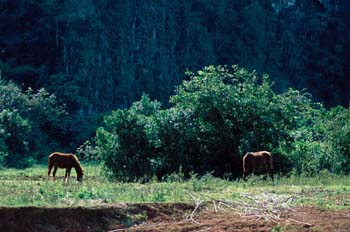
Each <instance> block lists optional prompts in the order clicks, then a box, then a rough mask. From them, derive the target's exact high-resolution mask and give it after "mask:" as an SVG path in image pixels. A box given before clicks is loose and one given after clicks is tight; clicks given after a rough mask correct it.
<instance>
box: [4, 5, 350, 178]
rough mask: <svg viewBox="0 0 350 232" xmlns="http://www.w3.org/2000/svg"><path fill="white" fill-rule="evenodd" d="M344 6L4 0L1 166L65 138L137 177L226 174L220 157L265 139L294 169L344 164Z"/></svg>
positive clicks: (58, 145) (347, 77)
mask: <svg viewBox="0 0 350 232" xmlns="http://www.w3.org/2000/svg"><path fill="white" fill-rule="evenodd" d="M349 12H350V1H348V0H338V1H335V0H289V1H285V0H220V1H219V0H217V1H216V0H188V1H183V0H178V1H166V0H159V1H154V0H142V1H140V0H130V1H129V0H128V1H125V0H120V1H119V0H118V1H112V0H101V1H95V0H79V1H77V0H41V1H39V0H38V1H35V0H33V1H26V0H1V1H0V21H1V24H0V31H1V33H0V70H1V79H0V95H1V99H0V135H1V138H0V163H2V164H3V165H5V166H11V165H13V161H14V160H21V162H20V165H19V166H28V165H30V164H32V163H36V162H38V161H42V160H45V159H46V158H47V154H48V153H50V152H51V151H54V150H57V149H62V150H70V151H73V152H75V151H76V150H77V151H80V152H81V154H80V155H81V157H82V158H83V159H84V157H85V158H86V159H88V158H91V156H94V155H95V156H96V157H98V158H96V157H95V158H96V159H98V160H103V162H105V163H106V164H107V165H110V167H114V168H116V169H117V168H119V167H122V166H128V167H129V169H128V170H127V171H128V173H132V176H135V177H139V176H142V175H145V174H147V175H149V176H152V175H154V174H157V175H163V174H164V173H167V172H173V171H177V170H178V168H179V167H180V166H182V167H183V168H184V169H185V172H190V171H193V170H194V171H196V172H198V173H201V172H203V173H204V172H205V171H211V170H213V171H215V172H216V174H218V175H222V174H223V172H226V171H229V170H231V169H232V168H234V166H235V164H230V165H228V160H231V161H230V162H231V163H232V162H233V163H234V161H232V159H230V158H229V157H227V154H234V155H233V156H234V159H233V160H236V161H237V160H238V159H239V158H240V157H241V156H242V153H243V152H244V151H246V150H249V149H258V148H262V147H264V148H265V149H272V150H273V151H274V152H275V153H277V154H279V156H278V157H280V159H281V160H284V161H281V162H285V165H284V166H285V167H288V168H287V169H288V170H291V169H292V168H295V170H298V171H300V172H304V171H309V172H313V171H314V170H316V169H318V168H319V167H322V168H325V169H329V170H331V171H333V172H341V171H344V172H348V171H350V169H348V165H349V160H350V159H349V154H348V153H347V152H348V151H349V149H350V148H349V147H348V146H347V145H346V143H345V141H346V138H349V136H350V133H349V131H350V129H349V128H348V126H346V125H347V123H349V115H350V113H349V110H348V107H349V99H350V39H349V38H350V14H349ZM232 65H234V66H232ZM236 65H238V66H236ZM205 67H206V68H205ZM241 67H242V68H241ZM186 73H187V74H186ZM265 74H268V77H267V76H266V75H265ZM232 76H233V77H237V78H238V79H237V81H234V80H232ZM208 77H213V80H212V81H211V82H210V83H207V82H206V78H208ZM251 78H253V79H254V80H251ZM255 78H256V79H255ZM242 86H243V87H242ZM244 86H245V87H247V88H246V89H244V88H245V87H244ZM228 89H230V91H231V94H229V92H226V91H228ZM207 90H208V91H209V92H210V94H211V95H210V96H211V97H210V98H208V97H206V95H205V91H207ZM257 93H260V94H261V95H257ZM236 94H237V95H236ZM223 96H225V97H226V98H225V99H226V100H227V101H224V102H223V101H221V100H220V99H221V98H222V97H223ZM140 99H141V100H140ZM169 99H170V101H169ZM268 102H272V103H273V104H275V106H272V105H269V106H268V107H266V108H259V106H260V105H261V104H267V103H268ZM147 107H148V108H147ZM245 107H246V108H245ZM252 109H256V110H257V111H256V112H254V111H253V110H252ZM112 112H113V113H112ZM260 114H265V115H268V117H267V118H264V117H261V116H260ZM302 114H303V115H302ZM316 119H317V120H316ZM333 119H334V124H332V126H330V124H329V122H330V121H332V120H333ZM252 121H255V122H256V123H258V125H259V126H257V124H256V123H255V124H254V123H253V122H252ZM170 122H173V123H174V125H173V124H171V123H170ZM181 122H182V123H184V124H185V123H189V124H188V125H192V127H191V128H189V127H186V126H184V125H182V126H184V127H183V128H182V129H181V128H179V127H178V125H179V124H181ZM245 122H249V123H245ZM169 123H170V124H169ZM191 123H192V124H191ZM338 127H339V128H340V129H339V130H338V131H332V129H331V128H338ZM269 128H273V129H271V131H270V130H268V131H269V132H268V133H267V132H266V131H267V129H269ZM305 130H307V132H305ZM223 131H224V132H225V135H222V134H220V133H219V132H223ZM245 131H250V133H246V132H245ZM302 131H303V132H302ZM167 133H168V134H167ZM301 134H303V135H304V136H306V137H302V136H301ZM315 134H317V136H316V135H315ZM339 136H340V137H341V138H342V139H343V140H341V139H337V137H339ZM180 138H181V139H182V140H181V139H180ZM112 140H113V141H118V144H119V145H120V146H119V147H113V145H112V144H113V143H112V142H111V141H112ZM131 140H132V141H133V144H127V141H128V142H129V143H130V141H131ZM316 141H318V142H320V143H324V146H326V147H327V148H326V150H323V149H324V146H323V145H317V146H319V147H315V146H316V145H315V142H316ZM217 144H224V147H217V146H216V145H217ZM300 144H302V145H303V148H301V146H299V145H300ZM209 145H210V146H209ZM78 147H79V148H78ZM179 147H181V149H180V150H178V149H179ZM77 148H78V149H77ZM298 149H299V150H298ZM287 150H288V151H290V152H289V154H292V155H290V157H284V156H283V153H284V152H283V151H287ZM339 150H341V154H342V155H344V157H345V156H346V157H348V158H346V159H345V160H346V161H344V162H343V163H342V162H341V161H339V162H340V163H339V164H337V165H338V166H337V165H335V164H334V160H337V159H338V158H339V157H338V158H337V157H336V154H338V151H339ZM329 151H332V152H329ZM305 152H306V153H307V154H310V153H312V152H314V153H321V154H323V156H321V157H322V158H318V159H319V160H318V161H314V163H312V162H311V161H310V157H301V156H300V154H302V153H305ZM146 153H147V154H146ZM345 153H347V154H345ZM29 154H30V155H29ZM199 154H200V157H197V156H199ZM115 156H117V157H119V158H120V160H119V161H115V159H114V158H113V157H115ZM177 156H179V157H180V156H181V159H182V160H183V162H184V163H186V165H185V164H184V163H176V162H175V161H176V160H178V159H179V157H177ZM111 157H112V158H111ZM130 157H133V159H131V158H130ZM218 159H219V160H220V161H218V162H217V160H218ZM291 160H298V162H299V163H298V165H299V166H298V165H295V166H293V165H292V164H290V161H291ZM139 161H142V162H144V165H141V166H142V168H141V169H140V170H135V165H136V162H139ZM109 162H112V163H109ZM114 162H116V163H114ZM125 162H130V163H125ZM133 162H135V163H133ZM237 162H238V161H237ZM337 162H338V161H337ZM304 163H308V165H309V166H307V167H306V168H305V165H304V166H303V165H302V164H304ZM332 163H333V164H334V165H333V164H332ZM171 165H174V166H171ZM332 165H333V166H332ZM301 167H304V169H303V168H301ZM298 168H299V169H298ZM112 169H113V168H112ZM287 169H286V170H282V169H281V171H288V170H287ZM118 170H119V169H118ZM219 170H222V171H219ZM112 171H113V170H112ZM118 172H119V171H116V173H115V175H116V176H117V175H125V173H122V172H121V173H118Z"/></svg>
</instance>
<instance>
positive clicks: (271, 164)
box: [269, 152, 273, 170]
mask: <svg viewBox="0 0 350 232" xmlns="http://www.w3.org/2000/svg"><path fill="white" fill-rule="evenodd" d="M269 153H270V152H269ZM270 167H271V170H273V158H272V154H271V153H270Z"/></svg>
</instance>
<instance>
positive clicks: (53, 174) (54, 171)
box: [52, 166, 57, 180]
mask: <svg viewBox="0 0 350 232" xmlns="http://www.w3.org/2000/svg"><path fill="white" fill-rule="evenodd" d="M56 172H57V166H55V167H54V169H53V173H52V176H53V180H55V176H56Z"/></svg>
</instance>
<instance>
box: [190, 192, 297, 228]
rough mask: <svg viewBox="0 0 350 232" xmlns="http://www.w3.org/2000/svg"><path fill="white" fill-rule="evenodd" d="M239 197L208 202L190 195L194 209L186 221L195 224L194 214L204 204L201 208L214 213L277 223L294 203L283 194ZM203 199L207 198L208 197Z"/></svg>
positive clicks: (291, 197) (294, 198)
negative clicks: (227, 212) (225, 212)
mask: <svg viewBox="0 0 350 232" xmlns="http://www.w3.org/2000/svg"><path fill="white" fill-rule="evenodd" d="M240 195H241V196H240V198H238V199H236V200H223V199H214V198H211V197H209V198H210V200H209V201H208V200H204V199H202V200H201V199H200V198H199V197H197V198H196V197H194V196H193V195H192V194H190V196H191V198H192V200H193V201H194V203H195V208H194V210H193V211H192V213H191V214H190V215H189V216H188V217H187V219H188V220H191V221H194V222H195V220H194V215H195V212H196V210H197V209H198V208H199V207H200V205H201V204H203V203H204V202H205V203H204V204H203V206H204V205H205V206H206V207H207V208H208V209H209V208H210V207H209V206H212V208H213V210H214V212H215V213H217V212H219V211H230V212H232V213H235V214H237V215H239V216H240V217H249V218H256V220H260V219H264V220H266V221H273V222H279V221H282V220H283V219H282V218H281V215H282V214H285V213H287V212H288V211H290V210H292V208H293V205H294V203H295V201H296V197H295V196H291V195H283V194H271V193H262V194H254V195H253V194H248V193H241V194H240ZM205 198H208V196H206V197H205ZM211 203H212V205H211Z"/></svg>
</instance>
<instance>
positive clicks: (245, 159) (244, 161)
mask: <svg viewBox="0 0 350 232" xmlns="http://www.w3.org/2000/svg"><path fill="white" fill-rule="evenodd" d="M249 155H250V152H247V153H245V155H244V156H243V179H245V178H246V176H247V172H248V156H249Z"/></svg>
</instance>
